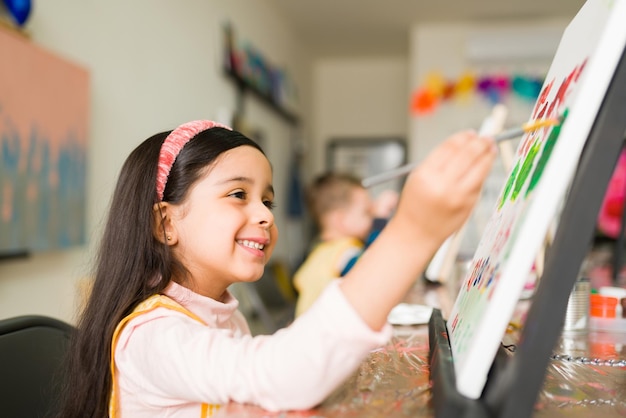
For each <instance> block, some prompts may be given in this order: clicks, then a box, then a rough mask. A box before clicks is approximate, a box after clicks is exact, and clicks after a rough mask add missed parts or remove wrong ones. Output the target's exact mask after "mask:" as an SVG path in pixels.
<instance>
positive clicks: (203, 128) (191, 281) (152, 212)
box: [59, 120, 495, 418]
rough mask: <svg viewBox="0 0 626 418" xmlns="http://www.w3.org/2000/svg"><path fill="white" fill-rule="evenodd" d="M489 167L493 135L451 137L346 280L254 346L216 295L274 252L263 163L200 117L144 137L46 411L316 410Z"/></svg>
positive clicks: (381, 339) (366, 348)
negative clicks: (64, 372)
mask: <svg viewBox="0 0 626 418" xmlns="http://www.w3.org/2000/svg"><path fill="white" fill-rule="evenodd" d="M494 156H495V146H494V145H493V141H492V140H490V139H486V138H478V137H477V136H476V135H475V134H474V133H472V132H461V133H458V134H456V135H453V136H452V137H451V138H450V139H448V140H447V141H445V142H444V143H443V144H442V145H440V146H439V147H438V148H437V149H436V150H435V151H433V153H432V154H431V155H430V156H429V157H428V158H427V159H426V160H425V161H424V163H423V164H422V165H421V166H420V167H419V168H417V169H416V170H414V172H413V173H412V174H411V175H410V176H409V178H408V179H407V181H406V184H405V188H404V191H403V195H402V197H401V199H400V203H399V206H398V209H397V211H396V214H395V215H394V217H393V218H392V219H391V220H390V221H389V223H388V225H387V227H386V228H385V229H384V230H383V232H382V233H381V235H380V236H379V237H378V238H377V240H376V241H375V242H374V244H373V245H372V246H371V247H370V248H369V249H368V250H367V251H366V252H365V254H364V255H363V256H362V257H361V259H360V260H359V261H358V262H357V264H356V265H355V266H354V267H353V268H352V270H350V272H349V273H348V274H347V275H346V276H345V278H344V279H343V280H342V281H341V282H339V281H338V282H337V283H334V284H332V285H330V286H328V288H327V289H326V290H325V291H324V293H323V294H322V296H321V297H320V298H319V299H318V300H317V301H316V302H315V304H314V305H313V306H312V307H311V308H310V309H309V310H308V311H307V312H306V313H305V314H304V315H302V316H301V317H299V318H298V319H296V320H295V321H294V322H293V323H292V324H291V325H290V326H289V327H288V328H285V329H282V330H280V331H278V332H276V333H275V334H274V335H271V336H256V337H252V336H251V335H250V330H249V328H248V326H247V324H246V321H245V319H244V317H243V316H242V315H241V313H240V312H239V311H238V310H237V306H238V302H237V300H236V299H234V298H233V296H232V295H231V293H230V292H229V291H228V287H229V286H230V285H231V284H233V283H238V282H252V281H255V280H258V279H259V278H260V277H261V275H262V274H263V269H264V267H265V265H266V264H267V262H268V260H269V258H270V256H271V254H272V250H273V249H274V247H275V245H276V240H277V238H278V231H277V228H276V224H275V223H274V215H273V213H272V208H273V205H274V189H273V186H272V167H271V165H270V163H269V161H268V160H267V158H266V157H265V155H264V153H263V151H262V150H261V148H260V147H259V146H258V145H257V144H256V143H255V142H253V141H252V140H250V139H248V138H246V137H245V136H244V135H242V134H241V133H239V132H236V131H232V130H230V129H229V128H227V127H224V126H222V125H219V124H217V123H214V122H211V121H204V120H200V121H192V122H189V123H186V124H184V125H181V126H179V127H178V128H176V129H175V130H173V131H171V132H164V133H160V134H156V135H154V136H152V137H150V138H148V139H147V140H145V141H144V142H143V143H141V144H140V145H139V146H138V147H137V148H136V149H135V150H134V151H133V152H132V153H131V154H130V156H129V157H128V159H127V160H126V162H125V164H124V166H123V168H122V170H121V173H120V176H119V179H118V183H117V186H116V189H115V192H114V195H113V199H112V202H111V208H110V212H109V215H108V222H107V224H106V228H105V230H104V235H103V238H102V242H101V246H100V251H99V253H98V258H97V265H96V271H95V281H94V286H93V290H92V293H91V296H90V299H89V301H88V304H87V306H86V308H85V310H84V312H83V313H82V317H81V319H80V321H79V323H78V326H77V328H78V331H77V333H76V335H75V338H74V341H73V342H72V349H71V352H70V356H69V364H68V371H69V374H68V378H67V379H66V385H67V387H66V396H65V399H64V402H63V404H62V406H61V410H60V412H59V416H62V417H65V418H71V417H81V418H83V417H106V416H109V417H156V416H162V417H201V416H211V415H212V414H213V412H214V411H216V410H217V409H218V408H219V405H222V404H225V403H228V402H231V401H234V402H240V403H253V404H257V405H260V406H261V407H263V408H266V409H269V410H285V409H306V408H311V407H313V406H315V405H317V404H318V403H320V402H321V401H322V400H323V399H324V398H325V397H326V396H328V394H329V393H330V392H331V391H332V390H333V389H334V388H336V387H337V386H338V385H339V384H340V383H341V382H343V381H344V380H345V379H346V378H347V377H348V376H349V375H350V374H351V373H352V372H353V371H354V370H355V369H356V368H357V367H358V365H359V364H360V363H361V362H362V361H363V360H364V359H365V357H366V356H367V355H368V353H369V352H370V351H371V350H372V349H375V348H377V347H379V346H381V345H383V344H385V342H386V341H387V340H388V339H389V337H390V336H391V327H390V325H389V324H387V322H386V318H387V315H388V314H389V311H390V310H391V309H392V308H393V307H394V306H395V305H396V304H398V303H399V302H400V301H401V300H402V298H403V296H404V295H405V293H406V291H407V290H408V289H409V288H410V286H411V285H412V284H413V283H414V280H415V279H416V278H417V277H419V274H420V272H421V271H422V269H424V267H425V266H426V264H427V263H428V260H429V259H430V257H431V256H432V255H433V254H434V252H435V251H436V250H437V248H438V247H439V245H441V243H442V242H443V241H444V239H445V238H447V237H448V236H449V235H450V234H451V233H452V232H453V231H454V230H456V229H457V228H458V227H460V226H461V225H462V224H463V222H464V221H465V219H466V218H467V216H468V215H469V213H470V210H471V209H472V207H473V205H474V203H475V202H476V200H477V198H478V195H479V193H480V189H481V186H482V183H483V181H484V179H485V178H486V176H487V174H488V172H489V169H490V167H491V165H492V162H493V160H494ZM383 275H384V276H385V277H388V278H389V280H384V281H381V280H379V278H380V277H381V276H383Z"/></svg>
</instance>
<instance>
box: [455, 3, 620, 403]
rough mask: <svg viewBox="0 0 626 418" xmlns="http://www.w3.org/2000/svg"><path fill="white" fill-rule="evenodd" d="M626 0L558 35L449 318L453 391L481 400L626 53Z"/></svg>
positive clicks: (583, 13)
mask: <svg viewBox="0 0 626 418" xmlns="http://www.w3.org/2000/svg"><path fill="white" fill-rule="evenodd" d="M624 21H626V1H623V0H617V1H608V0H588V1H587V2H586V3H585V4H584V5H583V7H582V8H581V10H580V11H579V12H578V14H577V15H576V16H575V17H574V19H573V20H572V22H571V23H570V24H569V25H568V27H567V28H566V30H565V31H564V33H563V36H562V39H561V42H560V44H559V47H558V49H557V52H556V54H555V56H554V59H553V62H552V64H551V66H550V69H549V71H548V73H547V76H546V78H545V81H544V84H543V87H542V92H541V94H540V96H539V98H538V99H537V101H536V103H535V106H534V108H533V110H532V113H531V115H530V118H529V122H532V121H536V120H542V119H546V118H555V117H556V118H562V122H561V124H560V125H557V126H550V127H545V128H541V129H539V130H536V131H533V132H529V133H527V134H525V136H524V137H523V138H522V139H521V141H520V143H519V146H518V148H517V150H516V157H515V161H514V166H513V169H512V171H511V172H510V174H509V176H508V178H507V179H506V181H505V184H504V185H503V187H502V190H501V192H500V195H499V198H498V201H497V203H496V206H495V207H494V209H493V212H492V214H491V217H490V219H489V221H488V223H487V225H486V228H485V230H484V234H483V236H482V239H481V241H480V243H479V244H478V247H477V249H476V252H475V254H474V257H473V260H472V265H471V267H470V268H469V271H468V273H467V274H466V276H465V277H464V278H463V279H462V281H461V284H460V285H461V289H460V291H459V294H458V296H457V299H456V301H455V304H454V307H453V309H452V311H451V313H450V315H449V317H448V319H447V323H446V326H447V330H448V335H449V339H450V346H451V349H452V355H453V360H454V368H455V374H456V381H457V389H458V391H459V392H460V393H461V394H463V395H465V396H467V397H469V398H472V399H477V398H479V397H480V395H481V393H482V390H483V387H484V384H485V382H486V379H487V374H488V372H489V368H490V367H491V364H492V362H493V359H494V357H495V354H496V351H497V350H498V347H499V345H500V342H501V340H502V337H503V335H504V333H505V331H506V327H507V325H508V322H509V320H510V318H511V316H512V314H513V310H514V308H515V305H516V303H517V301H518V300H519V297H520V294H521V292H522V290H523V287H524V284H525V283H526V281H527V279H528V277H529V275H530V273H531V271H532V268H533V262H534V260H535V257H536V255H537V253H538V251H539V249H540V247H541V245H542V243H543V241H544V238H545V237H546V234H547V232H548V229H549V228H550V226H551V223H553V222H558V212H559V205H560V203H561V202H562V201H563V199H564V197H565V195H566V193H567V189H568V186H569V183H570V181H571V179H572V178H573V175H574V173H575V170H576V166H577V163H578V160H579V158H580V155H581V152H582V150H583V147H584V145H585V142H586V140H587V137H588V134H589V132H590V130H591V127H592V125H593V123H594V122H595V118H596V115H597V112H598V110H599V108H600V105H601V103H602V100H603V98H604V95H605V94H606V91H607V87H608V85H609V83H610V80H611V78H612V76H613V73H614V71H615V68H616V66H617V63H618V62H619V60H620V59H621V56H622V52H623V50H624V45H625V44H626V25H624V24H623V22H624Z"/></svg>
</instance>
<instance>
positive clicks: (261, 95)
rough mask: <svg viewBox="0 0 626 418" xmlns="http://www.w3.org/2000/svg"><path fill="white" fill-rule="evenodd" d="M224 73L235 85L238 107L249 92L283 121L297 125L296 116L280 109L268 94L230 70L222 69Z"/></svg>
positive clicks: (282, 108)
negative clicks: (237, 94)
mask: <svg viewBox="0 0 626 418" xmlns="http://www.w3.org/2000/svg"><path fill="white" fill-rule="evenodd" d="M224 72H225V73H226V75H227V76H228V77H229V78H231V79H232V80H233V81H234V82H235V84H236V85H237V88H238V90H239V92H238V93H239V95H240V97H239V103H240V106H242V102H243V97H244V96H245V94H246V92H251V93H252V94H253V95H254V96H256V97H257V98H258V99H259V100H261V101H262V102H263V103H265V104H266V105H267V106H269V107H270V108H271V109H273V110H274V111H275V112H276V113H277V114H278V115H279V116H280V117H282V118H283V119H284V120H285V121H287V122H288V123H290V124H291V125H294V126H296V125H298V123H299V120H298V116H296V115H295V114H294V113H293V112H290V111H289V110H287V109H285V108H284V107H282V106H280V105H279V104H278V103H276V101H275V100H274V99H273V98H272V96H270V95H269V94H267V93H265V92H263V91H261V90H260V89H259V88H257V87H256V86H254V85H253V84H251V83H250V82H249V81H248V80H246V79H245V78H243V77H242V76H241V75H239V74H238V73H236V72H235V71H233V70H232V69H230V68H224ZM240 110H241V109H240Z"/></svg>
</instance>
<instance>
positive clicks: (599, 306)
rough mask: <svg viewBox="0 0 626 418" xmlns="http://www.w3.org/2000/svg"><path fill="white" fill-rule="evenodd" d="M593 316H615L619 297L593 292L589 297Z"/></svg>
mask: <svg viewBox="0 0 626 418" xmlns="http://www.w3.org/2000/svg"><path fill="white" fill-rule="evenodd" d="M589 302H590V310H589V312H590V313H591V316H594V317H597V318H615V311H616V308H617V298H614V297H611V296H603V295H600V294H593V295H591V296H590V297H589Z"/></svg>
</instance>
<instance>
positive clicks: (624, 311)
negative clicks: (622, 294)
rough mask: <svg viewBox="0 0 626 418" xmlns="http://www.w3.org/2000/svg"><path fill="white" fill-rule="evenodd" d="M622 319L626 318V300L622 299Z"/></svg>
mask: <svg viewBox="0 0 626 418" xmlns="http://www.w3.org/2000/svg"><path fill="white" fill-rule="evenodd" d="M621 305H622V318H626V298H623V299H622V302H621Z"/></svg>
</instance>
